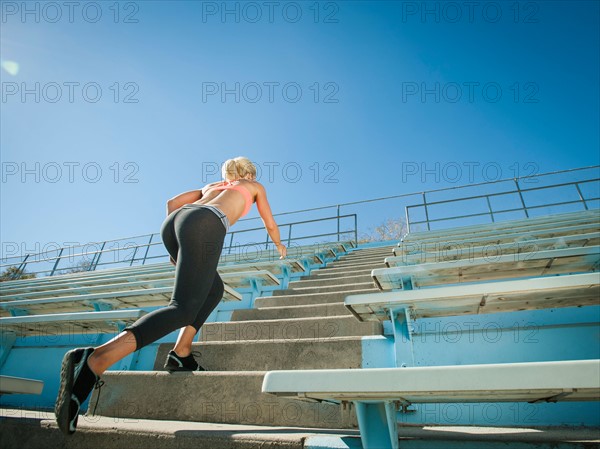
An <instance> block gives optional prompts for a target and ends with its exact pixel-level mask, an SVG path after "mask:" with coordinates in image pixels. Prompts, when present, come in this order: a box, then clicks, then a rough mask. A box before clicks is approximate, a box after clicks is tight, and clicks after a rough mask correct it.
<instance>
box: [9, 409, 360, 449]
mask: <svg viewBox="0 0 600 449" xmlns="http://www.w3.org/2000/svg"><path fill="white" fill-rule="evenodd" d="M0 424H1V425H0V447H2V448H3V449H39V448H44V449H54V448H61V449H62V448H64V449H83V448H97V449H105V448H106V449H167V448H168V449H188V448H191V447H193V448H194V449H216V448H218V449H259V448H260V449H271V448H273V449H274V448H282V449H302V448H303V447H304V441H305V440H306V439H308V438H313V437H314V438H321V437H324V438H325V437H334V438H335V437H337V438H341V437H344V438H354V439H355V440H358V441H360V439H359V438H358V431H353V430H326V431H324V430H321V429H312V428H299V427H267V426H248V425H239V424H238V425H232V424H213V423H201V422H183V421H173V420H146V419H120V418H117V419H115V418H107V417H101V416H80V417H79V421H78V426H77V432H75V434H74V435H72V436H68V437H67V436H65V435H63V434H62V433H61V432H60V431H59V430H58V427H57V426H56V422H55V420H54V414H53V413H52V412H39V411H38V412H28V411H26V410H14V409H0Z"/></svg>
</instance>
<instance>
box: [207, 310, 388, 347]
mask: <svg viewBox="0 0 600 449" xmlns="http://www.w3.org/2000/svg"><path fill="white" fill-rule="evenodd" d="M381 333H382V326H381V323H378V322H360V321H358V320H357V319H356V318H355V317H354V316H348V315H345V316H333V317H319V318H313V317H311V318H294V319H279V320H261V321H229V322H219V323H206V324H205V325H204V326H202V329H201V334H200V340H199V341H201V342H218V341H227V342H231V341H249V340H300V339H309V340H322V339H325V338H331V337H351V336H363V335H381Z"/></svg>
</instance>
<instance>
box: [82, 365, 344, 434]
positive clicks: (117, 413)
mask: <svg viewBox="0 0 600 449" xmlns="http://www.w3.org/2000/svg"><path fill="white" fill-rule="evenodd" d="M264 375H265V372H264V371H250V372H187V373H173V374H169V373H168V372H166V371H106V372H105V373H104V375H103V376H102V379H103V380H104V382H105V383H104V386H103V387H102V395H101V397H100V402H99V404H98V408H97V411H96V413H97V414H98V415H101V416H106V417H112V418H113V419H114V418H116V419H123V420H128V419H164V420H176V421H196V422H207V423H230V424H242V425H248V424H251V425H270V426H294V427H316V428H338V429H344V428H345V429H351V428H356V419H355V417H354V412H353V410H352V411H349V410H343V408H342V407H340V406H339V405H336V404H328V403H315V402H306V401H299V400H296V399H285V398H280V397H277V396H274V395H270V394H266V393H262V392H261V388H262V382H263V378H264ZM98 391H99V390H94V393H93V396H92V398H91V400H90V404H93V406H95V404H96V400H97V395H98Z"/></svg>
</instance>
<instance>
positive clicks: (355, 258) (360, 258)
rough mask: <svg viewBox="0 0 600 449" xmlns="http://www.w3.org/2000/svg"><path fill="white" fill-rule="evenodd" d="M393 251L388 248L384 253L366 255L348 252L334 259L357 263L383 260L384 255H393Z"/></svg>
mask: <svg viewBox="0 0 600 449" xmlns="http://www.w3.org/2000/svg"><path fill="white" fill-rule="evenodd" d="M393 255H394V253H393V252H392V250H391V249H390V251H389V253H387V252H386V253H385V254H375V255H366V254H358V253H354V254H348V255H344V256H341V257H340V258H339V259H338V260H336V262H353V263H359V262H375V263H377V262H381V261H383V260H384V259H385V258H386V257H389V256H393Z"/></svg>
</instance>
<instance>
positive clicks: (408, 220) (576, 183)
mask: <svg viewBox="0 0 600 449" xmlns="http://www.w3.org/2000/svg"><path fill="white" fill-rule="evenodd" d="M590 168H594V167H590ZM506 181H509V180H504V182H506ZM513 181H514V183H515V186H516V189H515V190H504V191H501V192H494V193H486V194H481V195H471V196H468V197H460V198H452V199H447V200H440V201H427V198H426V193H429V192H423V202H422V203H420V204H412V205H410V206H406V208H405V210H406V223H407V227H408V230H409V232H410V226H411V225H420V224H426V226H427V230H428V231H429V230H431V224H432V223H435V222H440V221H448V220H458V219H462V218H473V217H481V216H487V215H489V217H490V219H491V221H492V223H494V222H495V219H494V213H496V214H499V213H507V212H518V211H522V212H523V213H524V214H525V217H526V218H529V211H532V210H535V209H539V208H546V207H553V206H563V205H567V204H582V205H583V208H584V210H589V207H588V202H591V201H597V200H600V196H598V197H592V198H584V196H583V193H582V192H581V188H580V185H581V184H586V183H590V182H598V181H600V177H597V178H592V179H586V180H582V181H571V182H562V183H557V184H550V185H547V186H539V187H529V188H523V187H521V185H520V184H519V182H518V179H517V178H514V179H513ZM567 186H574V187H575V189H576V191H577V194H578V196H579V199H577V200H573V201H559V202H553V203H544V204H542V205H536V206H527V205H526V204H525V199H524V198H523V193H527V192H532V191H536V190H545V189H555V188H558V187H567ZM469 187H472V185H470V186H469ZM511 194H518V195H519V199H520V203H521V207H513V208H510V209H500V210H496V211H494V210H493V208H492V204H491V202H490V198H492V197H496V196H505V195H511ZM482 198H485V200H486V203H487V206H488V210H487V211H486V212H480V213H473V214H466V215H453V216H446V217H444V218H430V217H429V211H430V208H431V207H432V206H436V205H440V204H448V203H455V202H459V201H461V202H464V201H470V200H477V199H482ZM415 208H423V209H424V211H425V220H420V221H416V220H411V218H410V210H411V209H415Z"/></svg>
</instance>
